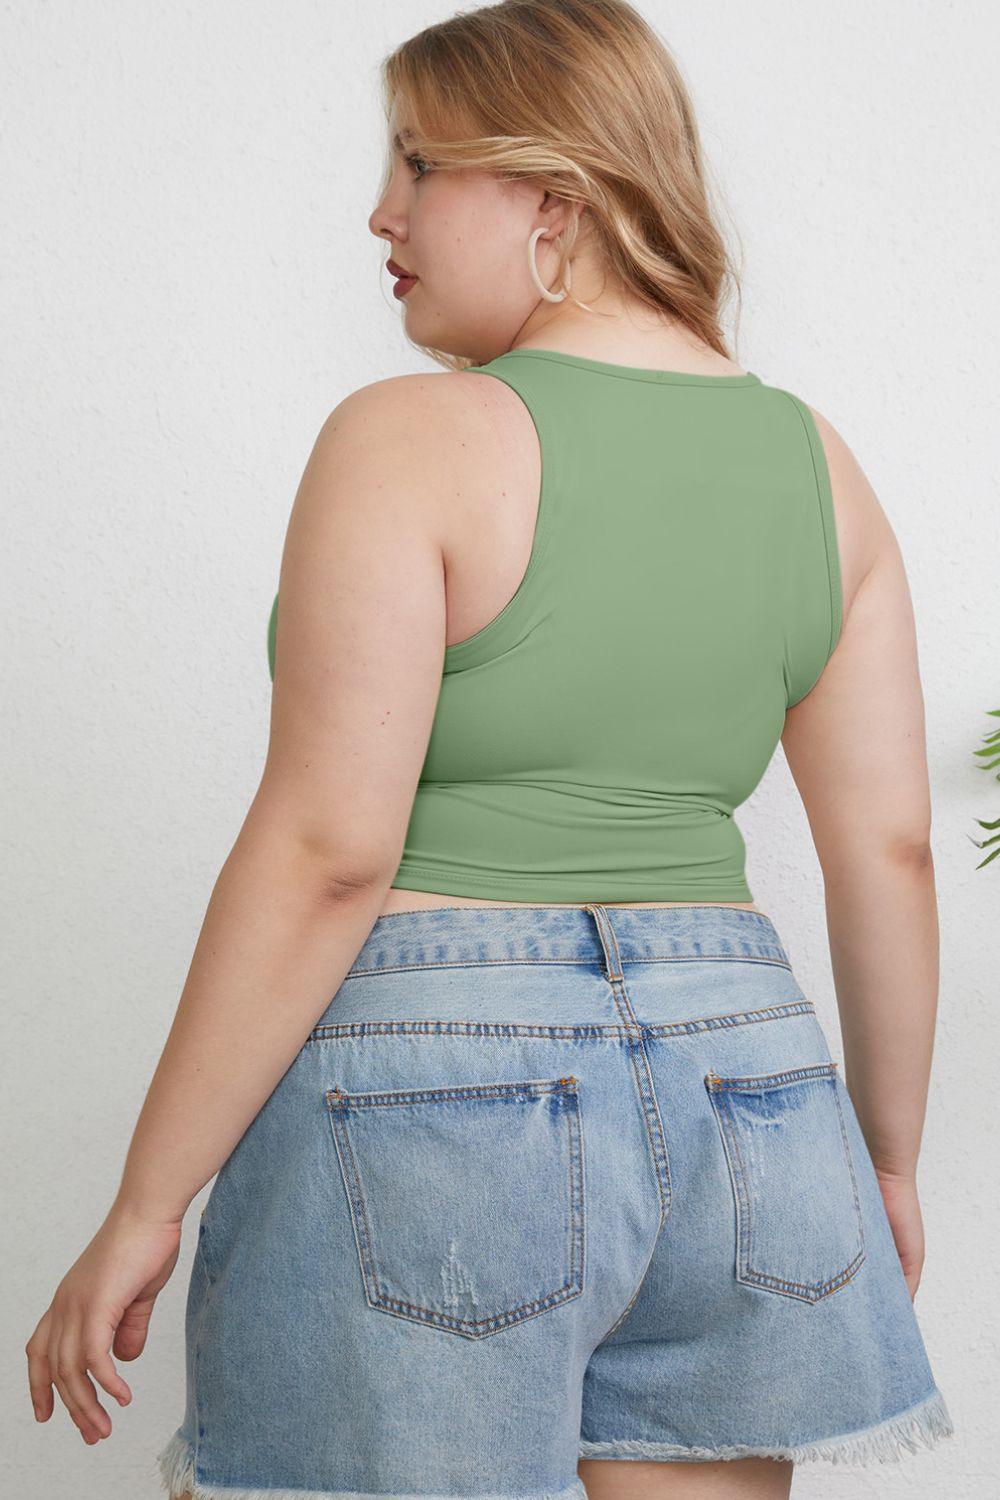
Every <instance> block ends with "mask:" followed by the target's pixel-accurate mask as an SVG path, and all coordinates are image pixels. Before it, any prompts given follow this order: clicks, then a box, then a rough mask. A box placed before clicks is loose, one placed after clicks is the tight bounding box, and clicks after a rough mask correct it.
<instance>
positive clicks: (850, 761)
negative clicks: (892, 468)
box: [782, 413, 938, 1227]
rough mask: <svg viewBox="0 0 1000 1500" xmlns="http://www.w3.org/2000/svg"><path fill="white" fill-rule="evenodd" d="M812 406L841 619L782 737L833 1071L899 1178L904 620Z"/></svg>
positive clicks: (907, 856) (873, 509) (918, 849)
mask: <svg viewBox="0 0 1000 1500" xmlns="http://www.w3.org/2000/svg"><path fill="white" fill-rule="evenodd" d="M814 415H815V417H816V421H817V425H818V426H819V429H820V435H821V437H822V440H823V445H824V449H825V451H826V455H827V460H828V464H829V468H830V476H831V483H832V486H833V493H834V501H835V507H836V511H837V523H838V534H839V536H840V542H841V556H842V563H843V572H844V593H845V600H844V604H845V617H844V618H845V623H844V627H843V630H842V633H841V638H840V641H839V643H838V645H837V648H836V650H835V651H834V653H833V655H832V657H831V658H830V662H829V664H828V666H827V667H826V669H825V671H824V672H823V673H822V675H821V677H820V679H819V681H818V683H817V684H816V686H815V687H814V688H813V689H812V691H811V692H810V693H808V694H807V695H806V697H805V698H804V699H802V700H801V702H800V703H798V704H796V705H795V707H794V708H792V709H790V710H789V712H788V716H787V718H786V721H785V729H784V733H783V735H782V745H783V747H784V751H785V756H786V759H787V761H788V765H789V769H790V770H791V773H792V776H793V778H794V780H795V783H796V785H797V787H798V790H799V792H800V794H801V796H802V800H803V803H804V805H805V809H806V814H807V816H808V819H809V824H810V827H811V830H812V835H813V839H814V842H815V845H816V851H817V855H818V857H819V862H820V865H821V868H822V871H823V879H824V884H825V890H826V913H827V925H828V931H829V937H830V953H831V961H832V966H833V976H834V981H835V985H836V991H837V1002H838V1007H839V1011H840V1020H841V1032H842V1036H843V1044H844V1063H845V1083H846V1085H847V1088H848V1091H849V1093H850V1095H851V1100H852V1103H853V1104H854V1107H855V1112H856V1114H857V1116H858V1120H859V1123H860V1124H861V1128H862V1130H863V1132H864V1135H865V1139H866V1142H867V1144H868V1148H869V1151H870V1153H871V1156H872V1159H873V1162H874V1164H875V1166H876V1168H877V1169H878V1170H879V1171H880V1173H881V1174H884V1175H885V1176H886V1177H887V1178H891V1177H899V1178H909V1177H913V1176H914V1175H915V1173H916V1165H917V1158H918V1154H919V1151H920V1141H921V1135H922V1132H923V1123H924V1115H925V1111H926V1104H927V1091H928V1083H929V1076H930V1067H931V1056H932V1051H933V1044H934V1030H935V1022H936V1014H937V995H938V919H937V901H936V894H935V884H934V866H933V860H932V857H931V848H930V829H931V801H930V789H929V781H928V771H927V756H926V745H925V729H924V703H923V693H922V689H921V684H920V676H919V670H918V658H917V641H916V630H915V625H914V616H913V607H912V602H911V598H910V591H909V586H908V583H907V579H906V573H905V569H904V566H903V560H902V557H901V554H900V549H899V546H898V543H897V540H896V537H895V534H894V532H893V530H892V527H891V526H890V524H889V521H888V519H887V517H886V515H885V513H884V511H883V510H882V507H881V506H880V505H879V502H878V500H877V499H876V497H875V495H874V493H873V491H872V489H871V486H870V484H869V483H868V480H867V479H866V477H865V475H864V473H863V472H862V470H861V468H860V466H859V464H858V463H857V460H856V459H855V458H854V456H853V454H852V453H851V452H850V450H849V448H848V447H847V445H846V444H845V443H844V441H843V439H842V438H841V437H840V436H839V434H838V433H837V432H836V430H835V429H834V428H833V427H831V425H830V424H829V423H828V422H827V421H826V420H825V419H824V418H822V417H821V416H820V415H819V414H818V413H814ZM894 1227H895V1226H894Z"/></svg>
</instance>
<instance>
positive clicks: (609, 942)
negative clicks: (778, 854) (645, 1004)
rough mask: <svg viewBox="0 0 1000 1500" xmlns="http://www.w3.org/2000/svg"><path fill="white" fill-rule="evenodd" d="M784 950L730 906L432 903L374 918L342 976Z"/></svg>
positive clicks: (781, 957) (615, 963) (769, 928)
mask: <svg viewBox="0 0 1000 1500" xmlns="http://www.w3.org/2000/svg"><path fill="white" fill-rule="evenodd" d="M720 957H721V958H741V957H744V958H769V959H774V960H777V962H779V963H784V964H788V955H787V953H786V952H785V948H784V945H783V944H782V941H781V939H780V938H779V936H778V933H777V931H776V929H775V926H774V924H773V922H772V921H771V919H770V918H769V917H765V916H764V915H763V913H762V912H754V911H747V910H745V909H744V908H742V907H736V906H664V907H645V908H642V907H623V906H605V905H603V904H601V903H597V902H590V903H588V904H586V905H583V906H492V907H490V906H439V907H430V908H428V909H427V910H425V911H400V912H390V913H388V914H387V915H385V916H380V917H378V918H377V919H376V921H375V924H374V926H373V927H372V930H371V932H370V933H369V935H368V937H367V938H366V939H365V941H364V944H363V945H362V947H361V949H360V951H359V953H358V955H357V957H356V958H355V960H354V963H353V964H352V965H351V968H350V969H349V970H348V973H350V974H357V973H362V972H364V973H370V972H371V971H372V970H377V969H390V968H392V969H395V968H399V967H406V968H413V967H417V968H420V967H432V966H434V965H437V964H474V963H537V962H540V961H548V962H559V961H560V960H563V961H565V962H567V963H586V962H588V961H593V962H594V963H597V964H601V965H603V966H604V968H605V971H606V972H607V973H608V974H611V975H613V974H614V973H620V972H621V965H622V964H627V963H630V962H631V963H641V962H642V960H643V959H655V958H691V959H699V958H701V959H712V958H720Z"/></svg>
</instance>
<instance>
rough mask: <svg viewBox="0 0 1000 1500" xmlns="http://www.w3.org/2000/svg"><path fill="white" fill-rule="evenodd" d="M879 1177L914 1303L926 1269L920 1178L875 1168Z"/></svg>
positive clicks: (884, 1201) (893, 1235) (897, 1248)
mask: <svg viewBox="0 0 1000 1500" xmlns="http://www.w3.org/2000/svg"><path fill="white" fill-rule="evenodd" d="M875 1175H876V1176H877V1178H878V1185H879V1188H880V1189H881V1192H882V1201H883V1203H884V1204H885V1211H886V1213H887V1215H888V1217H889V1226H890V1228H891V1229H892V1237H893V1239H894V1240H895V1242H896V1251H897V1253H898V1255H899V1259H900V1263H901V1264H902V1267H903V1275H904V1276H905V1277H906V1285H907V1286H908V1287H909V1289H910V1301H911V1302H912V1301H913V1299H914V1297H915V1296H916V1295H917V1287H918V1286H919V1285H920V1275H921V1272H922V1270H923V1265H924V1221H923V1218H922V1216H921V1213H920V1200H919V1198H918V1197H917V1182H916V1178H915V1177H908V1176H905V1175H903V1176H901V1175H899V1174H898V1173H894V1172H885V1171H881V1170H880V1169H879V1168H878V1167H876V1168H875Z"/></svg>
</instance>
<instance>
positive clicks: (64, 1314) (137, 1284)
mask: <svg viewBox="0 0 1000 1500" xmlns="http://www.w3.org/2000/svg"><path fill="white" fill-rule="evenodd" d="M180 1243H181V1225H180V1222H179V1221H177V1222H169V1223H164V1222H162V1221H153V1220H150V1219H144V1218H142V1217H141V1216H139V1215H138V1214H136V1213H135V1212H133V1211H131V1210H129V1209H126V1208H123V1207H121V1206H119V1205H118V1204H116V1205H115V1206H114V1207H112V1209H111V1212H110V1213H109V1214H108V1216H107V1218H106V1219H105V1221H104V1223H103V1224H102V1225H101V1227H100V1229H99V1230H98V1232H97V1234H95V1236H94V1238H93V1239H92V1240H91V1242H90V1244H89V1245H88V1246H87V1248H86V1249H85V1250H84V1252H83V1254H82V1255H81V1256H80V1257H79V1259H78V1260H77V1261H76V1262H75V1263H74V1264H73V1265H72V1266H71V1267H70V1269H69V1270H68V1271H67V1272H66V1275H65V1276H64V1277H63V1279H62V1281H61V1282H60V1283H59V1285H58V1287H57V1288H56V1292H55V1295H54V1297H53V1298H52V1301H51V1303H50V1304H49V1307H48V1309H47V1311H46V1312H45V1313H44V1314H43V1316H42V1318H41V1320H40V1322H39V1323H38V1326H37V1327H36V1329H35V1331H34V1333H33V1334H32V1335H31V1337H30V1339H29V1340H28V1342H27V1344H26V1345H25V1353H26V1354H27V1356H28V1384H29V1386H30V1388H31V1400H32V1404H33V1405H34V1408H35V1417H36V1420H37V1421H39V1422H47V1421H48V1419H49V1417H51V1415H52V1412H53V1409H54V1406H55V1400H54V1397H53V1395H52V1387H53V1385H55V1387H56V1389H57V1390H58V1392H59V1394H60V1396H61V1397H62V1399H63V1402H64V1404H65V1406H66V1409H67V1411H68V1412H69V1414H70V1416H71V1417H72V1419H73V1421H74V1422H75V1423H76V1425H77V1427H78V1428H79V1429H80V1435H81V1437H82V1438H83V1440H84V1442H85V1443H88V1444H94V1443H96V1442H99V1441H100V1439H101V1438H102V1437H110V1435H111V1418H110V1417H109V1416H108V1414H107V1412H106V1411H105V1410H104V1407H103V1406H102V1405H101V1404H100V1402H99V1401H98V1399H97V1392H96V1390H95V1389H94V1385H93V1382H92V1381H91V1379H90V1374H93V1376H94V1379H95V1380H97V1381H98V1383H99V1384H100V1385H101V1386H102V1387H103V1389H104V1390H105V1391H107V1393H108V1395H109V1396H114V1398H115V1400H116V1401H117V1402H118V1403H119V1405H121V1406H127V1405H128V1403H129V1402H130V1401H131V1399H132V1392H131V1391H130V1390H129V1387H128V1386H127V1384H126V1383H125V1381H124V1380H123V1379H122V1378H121V1376H120V1375H119V1374H118V1371H117V1370H116V1369H115V1365H114V1361H113V1360H112V1358H111V1354H110V1353H109V1350H110V1349H112V1348H113V1350H114V1353H115V1354H116V1355H117V1356H118V1358H119V1359H137V1358H138V1356H139V1355H140V1354H141V1353H142V1351H143V1349H144V1348H145V1344H146V1333H147V1331H148V1328H149V1319H150V1314H151V1313H152V1311H153V1303H154V1301H155V1300H156V1296H157V1293H158V1292H159V1291H160V1289H161V1288H162V1287H163V1286H165V1285H166V1283H167V1281H168V1280H169V1279H170V1274H171V1272H172V1271H173V1269H174V1266H175V1265H176V1263H177V1255H178V1252H179V1250H180ZM112 1340H113V1341H114V1342H113V1344H112ZM88 1372H90V1374H88Z"/></svg>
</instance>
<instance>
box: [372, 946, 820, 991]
mask: <svg viewBox="0 0 1000 1500" xmlns="http://www.w3.org/2000/svg"><path fill="white" fill-rule="evenodd" d="M705 961H708V962H711V963H727V962H733V963H743V964H773V965H775V967H777V968H781V969H789V970H790V969H791V963H790V962H789V960H788V958H787V957H781V956H779V955H778V954H773V953H643V954H636V955H635V956H634V957H630V958H628V959H626V963H633V964H660V963H688V962H693V963H701V962H705ZM593 962H594V960H593V958H592V957H590V956H587V957H584V958H569V957H566V958H469V959H432V960H429V961H426V962H424V961H417V962H414V963H398V964H375V965H374V966H373V967H372V968H364V969H359V968H352V969H351V970H350V971H349V972H348V973H347V974H345V975H344V983H345V984H346V982H347V981H348V980H349V979H364V978H368V977H370V976H371V975H373V974H408V973H412V972H414V971H415V970H420V969H494V968H504V967H510V968H518V967H520V968H529V969H530V968H558V967H559V966H561V965H565V964H574V965H580V964H582V965H588V964H590V965H592V964H593ZM605 977H607V976H605Z"/></svg>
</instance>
